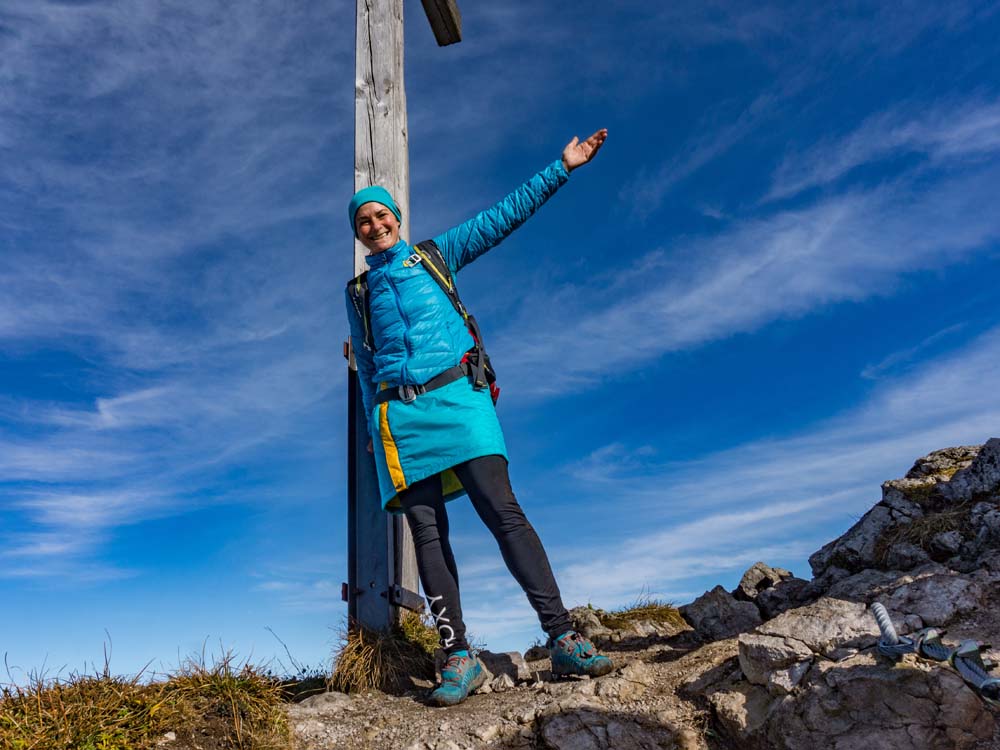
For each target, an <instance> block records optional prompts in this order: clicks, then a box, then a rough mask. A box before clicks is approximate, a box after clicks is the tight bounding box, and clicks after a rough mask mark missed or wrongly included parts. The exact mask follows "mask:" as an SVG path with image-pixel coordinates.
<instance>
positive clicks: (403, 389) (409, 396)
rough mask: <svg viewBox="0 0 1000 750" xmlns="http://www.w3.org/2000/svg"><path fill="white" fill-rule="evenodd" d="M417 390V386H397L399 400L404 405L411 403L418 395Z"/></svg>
mask: <svg viewBox="0 0 1000 750" xmlns="http://www.w3.org/2000/svg"><path fill="white" fill-rule="evenodd" d="M417 388H418V386H414V385H401V386H399V400H400V401H402V402H403V403H404V404H410V403H413V400H414V399H415V398H416V397H417V396H419V395H420V391H418V390H417Z"/></svg>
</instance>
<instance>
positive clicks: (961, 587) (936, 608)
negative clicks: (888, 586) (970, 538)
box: [882, 575, 984, 628]
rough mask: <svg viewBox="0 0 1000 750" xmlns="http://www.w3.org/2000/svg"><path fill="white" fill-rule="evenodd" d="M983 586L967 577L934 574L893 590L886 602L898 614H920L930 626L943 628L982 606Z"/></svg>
mask: <svg viewBox="0 0 1000 750" xmlns="http://www.w3.org/2000/svg"><path fill="white" fill-rule="evenodd" d="M983 593H984V592H983V588H982V586H980V585H979V584H978V583H976V582H975V581H973V580H970V579H968V578H965V577H963V576H957V575H931V576H927V577H924V578H918V579H917V580H915V581H912V582H909V583H904V584H902V585H901V586H898V587H896V588H895V589H893V590H892V591H891V592H890V593H889V595H888V596H887V597H885V598H884V600H883V602H882V603H883V604H885V606H886V608H887V609H888V610H889V611H890V612H892V613H894V614H898V615H909V614H914V615H917V616H918V617H919V618H920V619H921V620H922V621H923V623H924V625H925V626H929V627H938V628H940V627H943V626H944V625H947V624H948V623H949V622H951V621H952V620H953V619H954V618H955V616H956V615H958V614H959V613H961V612H968V611H970V610H973V609H976V608H977V607H979V606H980V604H981V602H982V598H983Z"/></svg>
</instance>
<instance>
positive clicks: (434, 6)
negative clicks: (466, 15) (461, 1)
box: [420, 0, 462, 47]
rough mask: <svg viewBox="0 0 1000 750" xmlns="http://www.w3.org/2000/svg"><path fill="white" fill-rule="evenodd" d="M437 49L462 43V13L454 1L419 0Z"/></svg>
mask: <svg viewBox="0 0 1000 750" xmlns="http://www.w3.org/2000/svg"><path fill="white" fill-rule="evenodd" d="M420 1H421V2H422V3H423V5H424V13H426V14H427V20H428V21H430V24H431V30H432V31H433V32H434V38H435V39H436V40H437V43H438V46H439V47H444V46H446V45H449V44H455V43H456V42H460V41H462V13H461V11H459V9H458V5H457V4H456V2H455V0H420Z"/></svg>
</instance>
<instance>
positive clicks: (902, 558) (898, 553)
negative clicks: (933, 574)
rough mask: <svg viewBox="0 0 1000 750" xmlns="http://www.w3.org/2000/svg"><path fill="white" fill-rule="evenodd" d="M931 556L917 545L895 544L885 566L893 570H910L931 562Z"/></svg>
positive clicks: (886, 558) (890, 550)
mask: <svg viewBox="0 0 1000 750" xmlns="http://www.w3.org/2000/svg"><path fill="white" fill-rule="evenodd" d="M930 559H931V556H930V555H928V554H927V553H926V552H925V551H924V550H922V549H921V548H920V547H918V546H917V545H915V544H910V543H909V542H900V543H898V544H894V545H893V546H892V547H891V548H890V549H889V552H888V554H887V555H886V557H885V564H886V565H887V566H888V567H889V568H890V569H892V570H910V569H912V568H915V567H917V566H918V565H923V564H924V563H926V562H930Z"/></svg>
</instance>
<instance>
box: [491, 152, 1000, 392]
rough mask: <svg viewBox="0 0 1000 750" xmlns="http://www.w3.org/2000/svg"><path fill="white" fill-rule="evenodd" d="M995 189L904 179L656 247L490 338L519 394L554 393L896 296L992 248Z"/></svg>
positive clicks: (998, 231) (983, 183) (965, 178)
mask: <svg viewBox="0 0 1000 750" xmlns="http://www.w3.org/2000/svg"><path fill="white" fill-rule="evenodd" d="M998 190H1000V169H997V168H996V167H995V166H989V167H985V168H982V169H977V170H972V171H968V172H963V173H962V174H960V175H957V176H954V177H950V178H947V179H944V180H941V181H938V182H936V183H934V184H933V185H932V186H930V187H915V186H912V185H910V184H908V183H907V182H905V181H901V182H897V183H892V184H887V185H883V186H881V187H878V188H875V189H871V190H858V191H852V192H849V193H846V194H843V195H839V196H835V197H830V198H826V199H822V200H820V201H818V202H816V203H814V204H813V205H811V206H809V207H807V208H804V209H797V210H786V211H780V212H778V213H775V214H773V215H771V216H769V217H766V218H762V219H748V220H744V221H741V222H737V223H735V224H734V225H733V226H732V227H731V228H730V229H728V230H726V231H723V232H721V233H719V234H718V235H717V236H715V237H713V238H710V239H707V240H685V241H682V244H681V246H679V247H676V248H670V250H669V252H668V251H665V250H648V251H647V252H646V253H645V254H644V255H642V256H640V258H639V259H638V260H637V261H635V262H634V263H633V264H632V265H631V266H627V267H625V268H623V269H616V271H615V274H614V277H613V280H612V277H611V276H610V275H604V276H597V277H595V278H593V279H588V280H587V281H585V282H583V283H568V284H565V285H563V286H556V287H555V288H552V286H551V285H550V286H549V289H548V290H547V292H546V294H533V295H528V296H526V298H525V302H524V307H523V308H522V310H521V312H520V315H519V316H518V317H517V319H516V320H515V321H514V323H513V324H512V325H511V326H510V330H509V331H507V332H505V335H503V334H502V335H501V336H499V337H497V338H495V341H496V343H495V344H492V346H493V348H494V349H496V350H497V354H496V357H497V359H498V361H508V362H516V363H518V371H517V372H514V373H513V377H515V378H516V377H518V375H519V374H523V375H522V379H521V380H518V381H515V384H514V386H513V387H512V388H511V389H510V392H511V393H515V392H517V393H519V394H535V395H547V394H556V393H560V392H565V391H566V390H567V388H568V387H572V388H574V389H575V388H579V387H581V386H586V385H588V384H593V383H595V382H598V381H600V380H601V379H603V378H606V377H609V376H613V375H614V374H616V373H621V372H629V371H631V370H632V369H633V368H635V367H637V366H639V365H640V364H643V363H645V362H649V361H651V360H654V359H655V358H657V357H659V356H661V355H663V354H664V353H667V352H672V351H679V350H683V349H690V348H693V347H697V346H700V345H702V344H704V343H706V342H709V341H716V340H720V339H724V338H726V337H728V336H732V335H734V334H738V333H747V332H752V331H755V330H758V329H759V328H761V327H763V326H765V325H767V324H769V323H772V322H774V321H777V320H782V319H789V318H795V317H799V316H802V315H806V314H808V313H810V312H812V311H815V310H819V309H822V308H824V307H827V306H830V305H833V304H837V303H843V302H857V301H861V300H865V299H869V298H871V297H875V296H880V295H886V294H889V293H891V292H892V291H893V290H894V288H896V287H897V286H899V285H900V284H902V283H904V281H905V279H906V278H907V276H909V275H912V274H915V273H917V272H919V271H921V270H924V269H930V268H942V267H944V266H947V265H949V264H953V263H958V262H961V261H963V260H965V259H967V258H970V257H972V256H973V255H974V254H975V253H976V252H979V251H982V250H989V249H990V248H992V247H993V246H994V244H995V243H996V241H997V239H998V238H1000V215H998V214H997V213H996V212H995V211H993V210H992V199H991V198H989V197H988V196H991V195H993V194H995V193H996V192H997V191H998ZM597 300H599V301H600V302H599V303H598V302H597ZM553 363H558V366H553ZM543 371H544V372H545V373H546V377H545V378H538V377H535V375H534V374H535V373H538V372H543Z"/></svg>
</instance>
